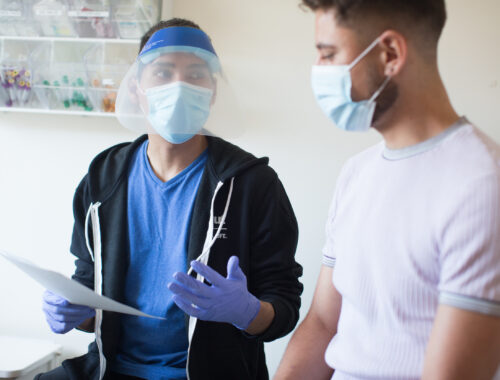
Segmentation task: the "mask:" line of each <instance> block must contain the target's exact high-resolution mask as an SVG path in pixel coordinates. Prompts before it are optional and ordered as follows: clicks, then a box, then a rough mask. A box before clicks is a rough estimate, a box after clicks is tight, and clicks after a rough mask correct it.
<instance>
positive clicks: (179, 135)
mask: <svg viewBox="0 0 500 380" xmlns="http://www.w3.org/2000/svg"><path fill="white" fill-rule="evenodd" d="M213 93H214V92H213V91H212V90H210V89H208V88H205V87H199V86H194V85H192V84H189V83H185V82H174V83H169V84H166V85H163V86H158V87H153V88H150V89H148V90H146V91H145V95H146V98H147V100H148V105H149V114H148V115H147V117H148V120H149V122H150V123H151V125H152V126H153V128H154V129H155V131H156V132H157V133H158V134H159V135H160V136H161V137H163V138H164V139H165V140H167V141H168V142H170V143H172V144H182V143H184V142H186V141H188V140H189V139H191V138H192V137H193V136H195V135H196V134H198V133H199V132H200V131H201V129H202V128H203V126H204V125H205V123H206V121H207V119H208V116H209V114H210V104H211V102H212V96H213Z"/></svg>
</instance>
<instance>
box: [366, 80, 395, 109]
mask: <svg viewBox="0 0 500 380" xmlns="http://www.w3.org/2000/svg"><path fill="white" fill-rule="evenodd" d="M390 80H391V77H389V76H387V77H385V80H384V82H383V83H382V85H381V86H380V87H379V89H378V90H377V91H375V93H374V94H373V95H372V97H371V98H370V100H369V101H368V102H369V103H371V102H374V101H375V99H377V98H378V96H379V95H380V93H381V92H382V91H384V89H385V88H386V87H387V84H388V83H389V81H390Z"/></svg>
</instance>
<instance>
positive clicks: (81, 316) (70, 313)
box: [43, 290, 95, 334]
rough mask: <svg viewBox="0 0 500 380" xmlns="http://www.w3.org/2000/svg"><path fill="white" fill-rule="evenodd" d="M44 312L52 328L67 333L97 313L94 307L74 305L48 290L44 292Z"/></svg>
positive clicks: (58, 332)
mask: <svg viewBox="0 0 500 380" xmlns="http://www.w3.org/2000/svg"><path fill="white" fill-rule="evenodd" d="M43 312H44V313H45V318H46V319H47V323H48V324H49V327H50V329H51V330H52V331H53V332H55V333H56V334H66V333H67V332H68V331H70V330H72V329H74V328H75V327H78V326H80V325H81V324H82V323H83V322H84V321H86V320H87V319H89V318H92V317H93V316H94V315H95V310H94V309H91V308H90V307H87V306H81V305H73V304H72V303H69V301H68V300H66V299H65V298H63V297H60V296H58V295H57V294H54V293H52V292H50V291H48V290H46V291H45V293H43Z"/></svg>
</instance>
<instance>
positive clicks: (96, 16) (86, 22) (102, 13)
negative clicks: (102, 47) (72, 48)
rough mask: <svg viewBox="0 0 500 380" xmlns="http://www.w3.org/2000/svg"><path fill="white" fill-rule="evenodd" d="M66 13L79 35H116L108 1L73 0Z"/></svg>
mask: <svg viewBox="0 0 500 380" xmlns="http://www.w3.org/2000/svg"><path fill="white" fill-rule="evenodd" d="M68 15H69V17H70V18H71V20H72V22H73V25H74V28H75V30H76V33H77V34H78V36H79V37H85V38H93V37H95V38H115V37H116V35H115V31H114V28H113V23H112V22H111V5H110V3H109V1H106V0H73V1H72V4H71V5H70V8H69V11H68Z"/></svg>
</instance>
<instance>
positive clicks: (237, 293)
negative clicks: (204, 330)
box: [168, 256, 260, 330]
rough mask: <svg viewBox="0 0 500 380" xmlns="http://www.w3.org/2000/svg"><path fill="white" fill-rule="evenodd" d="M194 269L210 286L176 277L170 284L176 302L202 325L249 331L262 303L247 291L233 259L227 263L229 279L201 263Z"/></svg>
mask: <svg viewBox="0 0 500 380" xmlns="http://www.w3.org/2000/svg"><path fill="white" fill-rule="evenodd" d="M191 266H192V268H193V269H194V270H195V271H196V272H197V273H198V274H200V275H202V276H203V277H205V279H206V280H207V281H208V282H209V283H210V284H211V285H207V284H204V283H203V282H201V281H198V280H196V279H195V278H193V277H191V276H188V275H187V274H185V273H181V272H177V273H175V274H174V279H175V281H173V282H171V283H169V284H168V288H169V289H170V291H172V293H174V296H173V300H174V302H175V303H176V304H177V306H179V308H181V309H182V310H183V311H184V312H185V313H186V314H189V315H191V316H192V317H195V318H198V319H201V320H203V321H214V322H226V323H231V324H233V325H234V326H236V327H237V328H239V329H240V330H246V329H247V328H248V326H249V325H250V323H251V322H252V321H253V320H254V319H255V317H256V316H257V314H258V313H259V310H260V301H259V300H258V299H257V298H256V297H255V296H253V295H252V294H251V293H250V292H249V291H248V289H247V279H246V277H245V275H244V274H243V272H242V270H241V268H240V267H239V260H238V258H237V257H236V256H232V257H231V258H230V259H229V261H228V263H227V278H226V277H223V276H221V275H220V274H219V273H217V272H216V271H215V270H213V269H212V268H210V267H208V266H207V265H204V264H202V263H200V262H198V261H192V262H191Z"/></svg>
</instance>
